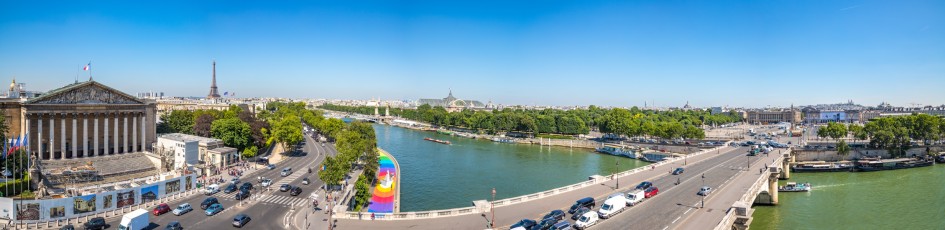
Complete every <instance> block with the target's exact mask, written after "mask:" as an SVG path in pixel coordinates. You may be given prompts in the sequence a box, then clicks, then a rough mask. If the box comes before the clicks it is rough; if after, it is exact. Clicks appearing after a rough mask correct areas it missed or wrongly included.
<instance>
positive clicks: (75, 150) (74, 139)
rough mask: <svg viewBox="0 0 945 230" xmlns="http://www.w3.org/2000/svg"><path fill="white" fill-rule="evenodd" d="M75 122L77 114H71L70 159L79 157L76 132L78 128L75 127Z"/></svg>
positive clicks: (77, 117)
mask: <svg viewBox="0 0 945 230" xmlns="http://www.w3.org/2000/svg"><path fill="white" fill-rule="evenodd" d="M77 120H79V114H76V113H73V114H72V158H78V157H79V134H78V130H77V129H78V128H79V125H77V123H78V122H77Z"/></svg>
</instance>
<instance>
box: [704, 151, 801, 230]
mask: <svg viewBox="0 0 945 230" xmlns="http://www.w3.org/2000/svg"><path fill="white" fill-rule="evenodd" d="M790 152H791V149H788V153H790ZM783 160H784V155H783V154H778V158H775V160H774V162H772V166H775V168H780V167H781V164H780V163H778V162H780V161H783ZM780 170H790V169H780ZM770 172H771V171H769V173H767V174H761V175H759V176H758V179H757V180H755V183H754V184H752V186H751V188H750V189H749V190H748V191H747V192H746V193H745V194H743V195H742V197H741V198H740V199H738V201H736V203H738V202H745V203H747V204H752V203H754V201H755V196H757V195H758V193H760V192H761V190H762V189H764V187H765V186H766V185H767V183H766V182H767V180H768V177H770ZM732 206H735V205H734V204H733V205H732ZM734 224H735V208H733V207H730V208H729V209H728V210H727V211H726V213H725V216H724V217H722V221H719V224H718V225H716V226H715V230H729V229H732V225H734Z"/></svg>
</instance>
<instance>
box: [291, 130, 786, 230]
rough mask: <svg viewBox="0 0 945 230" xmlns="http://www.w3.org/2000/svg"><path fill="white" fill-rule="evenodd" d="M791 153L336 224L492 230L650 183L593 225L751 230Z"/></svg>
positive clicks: (657, 167) (346, 218) (665, 166)
mask: <svg viewBox="0 0 945 230" xmlns="http://www.w3.org/2000/svg"><path fill="white" fill-rule="evenodd" d="M789 151H790V150H787V149H782V150H780V151H779V150H775V151H774V152H772V153H771V154H769V155H765V154H761V155H758V156H747V155H746V153H747V152H748V148H747V147H728V146H726V147H718V148H714V149H708V150H705V151H702V152H699V153H695V154H691V155H690V156H689V157H686V158H677V159H672V160H669V161H664V162H661V163H657V164H653V165H651V166H652V167H644V168H637V169H634V170H630V171H626V172H623V173H620V174H618V175H619V176H618V180H619V187H618V180H613V179H611V178H610V177H607V176H605V177H597V178H596V179H591V180H589V181H587V182H582V183H578V184H574V185H570V186H565V187H561V188H556V189H553V190H548V191H545V192H540V193H535V194H529V195H524V196H520V197H513V198H509V199H504V200H497V201H494V202H493V203H492V204H494V205H495V206H494V209H492V212H491V213H490V207H489V202H487V201H479V202H478V203H479V204H478V205H476V206H472V207H467V208H457V209H448V210H437V211H425V212H403V213H395V214H388V215H383V216H382V215H377V216H376V219H375V220H371V219H370V218H360V219H359V215H358V213H354V212H339V213H337V214H335V215H334V216H333V218H334V219H336V221H337V222H336V228H335V229H379V228H384V229H488V223H489V221H490V218H492V216H493V214H494V216H495V223H496V229H507V228H508V226H509V225H511V224H513V223H515V222H517V221H519V220H521V219H525V218H527V219H538V218H540V217H541V216H543V215H544V214H546V213H548V212H549V211H551V210H555V209H561V210H567V208H568V207H569V206H570V205H571V204H572V203H573V202H574V201H575V200H577V199H580V198H583V197H588V196H590V197H594V198H595V199H596V200H597V202H598V204H601V203H603V200H604V199H606V197H607V196H608V195H610V194H613V193H615V192H626V191H627V190H630V189H631V188H632V187H633V186H635V185H636V184H637V183H640V182H642V181H651V182H653V184H654V185H655V186H657V187H659V188H660V194H659V195H657V196H655V197H652V198H650V199H648V200H646V201H644V202H643V203H641V204H638V205H636V206H633V207H629V208H628V209H627V210H625V211H624V212H622V213H620V214H617V215H616V216H614V217H611V218H609V219H606V220H602V222H600V223H598V224H597V225H595V226H592V227H591V229H707V228H715V229H746V228H747V225H748V224H749V223H750V218H751V217H750V216H751V204H752V203H761V204H775V203H777V194H776V188H777V186H776V185H777V180H778V178H782V177H786V176H789V175H788V174H787V172H786V171H784V170H781V168H782V167H784V166H783V165H784V164H785V163H784V162H785V156H789V155H790V154H789V153H788V152H789ZM678 167H683V168H685V169H686V172H685V173H683V174H682V175H672V174H671V173H670V172H671V171H672V170H673V169H675V168H678ZM703 175H705V176H704V178H703ZM677 180H678V181H679V182H680V183H679V184H678V185H677V184H676V182H677ZM702 186H710V187H712V188H713V189H715V191H714V192H713V193H712V194H711V195H709V196H707V197H705V203H704V207H703V206H702V197H701V196H698V195H696V192H698V190H699V188H700V187H702ZM772 189H774V191H772ZM769 191H770V192H769ZM321 223H324V222H321ZM309 229H327V226H320V225H317V224H316V225H311V226H309Z"/></svg>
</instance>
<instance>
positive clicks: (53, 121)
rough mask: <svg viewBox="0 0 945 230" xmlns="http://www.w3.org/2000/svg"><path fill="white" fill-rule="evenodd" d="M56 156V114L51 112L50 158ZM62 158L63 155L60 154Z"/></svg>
mask: <svg viewBox="0 0 945 230" xmlns="http://www.w3.org/2000/svg"><path fill="white" fill-rule="evenodd" d="M55 158H56V114H55V113H51V114H49V159H55ZM59 159H62V156H59Z"/></svg>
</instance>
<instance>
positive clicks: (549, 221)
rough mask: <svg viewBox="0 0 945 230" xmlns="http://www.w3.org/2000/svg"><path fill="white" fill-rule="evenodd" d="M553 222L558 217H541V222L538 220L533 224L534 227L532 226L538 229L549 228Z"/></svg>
mask: <svg viewBox="0 0 945 230" xmlns="http://www.w3.org/2000/svg"><path fill="white" fill-rule="evenodd" d="M555 223H558V219H555V218H554V217H549V218H545V219H542V220H541V222H538V225H535V227H532V228H533V229H538V230H546V229H551V226H554V225H555Z"/></svg>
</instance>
